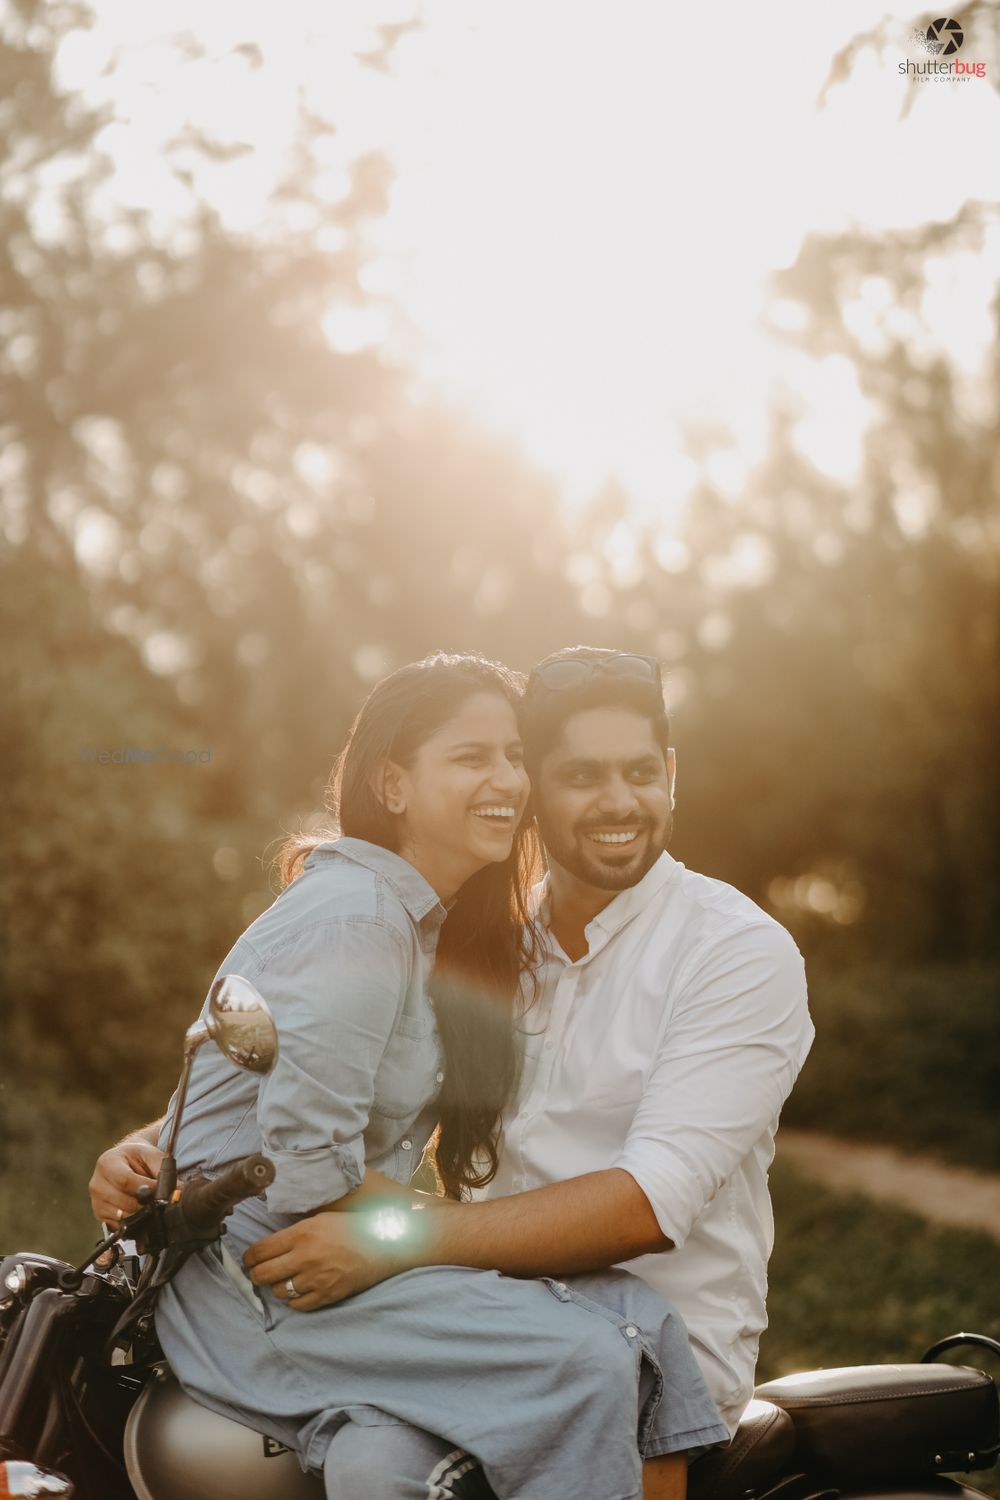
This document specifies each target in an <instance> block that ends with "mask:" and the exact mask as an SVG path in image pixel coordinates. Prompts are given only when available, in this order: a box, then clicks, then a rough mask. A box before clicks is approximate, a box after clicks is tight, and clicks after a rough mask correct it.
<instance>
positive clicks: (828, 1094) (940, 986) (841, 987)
mask: <svg viewBox="0 0 1000 1500" xmlns="http://www.w3.org/2000/svg"><path fill="white" fill-rule="evenodd" d="M809 975H810V985H809V995H810V999H809V1004H810V1009H811V1011H812V1015H813V1020H814V1022H815V1025H816V1041H815V1043H814V1044H813V1050H812V1053H811V1054H810V1057H809V1059H808V1060H807V1062H806V1065H805V1067H804V1068H803V1070H802V1074H801V1076H800V1077H799V1079H798V1082H797V1083H796V1085H795V1088H794V1090H793V1092H792V1096H791V1099H790V1100H789V1102H788V1105H787V1107H786V1109H785V1112H784V1114H783V1116H782V1118H783V1120H784V1121H785V1123H786V1124H788V1125H796V1126H799V1127H802V1128H805V1129H807V1130H809V1129H812V1130H821V1131H826V1132H828V1133H830V1134H833V1135H843V1136H850V1137H852V1138H854V1139H857V1140H863V1141H871V1142H873V1143H875V1144H883V1145H896V1146H902V1147H904V1148H909V1149H911V1150H915V1151H925V1152H928V1153H930V1154H933V1155H937V1156H941V1157H945V1158H947V1159H948V1160H951V1161H955V1162H962V1163H965V1164H967V1165H968V1166H972V1167H978V1168H980V1169H982V1170H985V1171H1000V1130H998V1129H997V1116H996V1107H997V1100H998V1099H1000V1056H998V1049H997V1029H998V1012H1000V1006H998V1001H1000V969H998V967H997V966H996V965H995V964H984V963H978V964H976V963H972V964H952V965H945V964H938V965H931V964H928V965H924V966H922V967H920V968H917V967H912V966H911V967H907V966H902V965H889V964H870V965H868V966H866V967H863V968H848V969H846V970H845V971H844V972H837V971H836V970H832V969H831V968H829V967H828V966H824V965H821V964H817V965H813V966H810V970H809Z"/></svg>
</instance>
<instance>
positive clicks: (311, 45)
mask: <svg viewBox="0 0 1000 1500" xmlns="http://www.w3.org/2000/svg"><path fill="white" fill-rule="evenodd" d="M930 19H931V17H930V16H929V15H928V16H921V15H918V14H915V13H914V12H913V11H912V10H910V9H909V8H907V7H906V6H905V5H901V4H897V3H895V0H888V3H885V4H883V3H882V0H841V3H839V4H838V5H837V6H836V7H828V6H826V7H820V6H814V5H802V4H801V3H799V0H776V3H774V4H772V5H770V6H769V7H768V9H767V12H766V14H764V15H762V14H761V12H760V11H759V9H758V10H755V9H754V8H752V7H749V8H748V7H746V6H743V5H737V4H735V3H731V4H722V5H716V6H712V7H710V8H701V9H692V8H691V7H689V6H685V7H680V6H675V5H669V4H663V3H661V0H615V3H614V5H611V4H603V5H602V4H596V5H589V6H583V5H579V4H576V3H573V0H546V3H545V4H538V3H537V0H530V3H529V0H505V3H504V4H503V5H499V6H498V5H490V4H487V3H485V0H384V3H379V0H371V3H370V4H369V3H355V4H345V5H328V4H322V3H318V0H317V3H299V0H283V3H282V4H280V5H275V4H271V3H257V0H243V3H240V4H235V3H228V0H213V4H212V5H210V6H205V5H203V4H197V3H193V0H174V3H172V4H171V5H170V6H169V7H162V6H148V5H135V4H134V3H132V0H92V3H89V4H87V3H82V0H81V3H63V0H46V3H40V0H4V3H2V4H0V77H2V85H3V86H2V89H0V94H2V98H0V137H2V142H3V150H2V153H0V154H2V162H0V226H2V233H0V618H2V621H3V633H4V647H3V655H2V661H0V703H2V717H0V788H2V790H0V796H2V801H3V807H4V818H3V834H2V838H3V860H2V869H0V913H2V938H0V943H2V947H0V1003H2V1008H3V1009H2V1015H3V1043H2V1059H0V1065H2V1075H3V1077H2V1091H0V1105H2V1109H3V1126H2V1149H3V1152H4V1162H3V1187H2V1190H0V1192H2V1196H0V1217H2V1222H3V1241H4V1248H7V1249H14V1248H17V1247H18V1246H21V1247H24V1248H27V1247H31V1248H35V1249H44V1250H48V1251H50V1252H52V1253H62V1254H67V1255H78V1254H80V1253H82V1251H83V1250H84V1249H85V1248H86V1247H87V1245H88V1244H89V1242H90V1241H91V1240H92V1238H93V1235H94V1226H93V1225H92V1223H91V1222H90V1220H89V1218H88V1211H87V1204H86V1194H85V1184H86V1180H87V1177H88V1176H89V1172H90V1167H91V1164H92V1162H93V1159H94V1157H95V1156H96V1154H97V1152H98V1150H99V1149H101V1147H102V1146H103V1145H105V1144H107V1143H108V1142H109V1141H110V1140H111V1139H113V1138H115V1136H116V1135H117V1134H120V1133H121V1132H122V1131H123V1130H124V1129H125V1127H127V1126H131V1125H134V1124H136V1123H138V1122H139V1121H140V1119H144V1118H149V1117H151V1116H153V1115H155V1114H157V1113H159V1111H160V1109H161V1108H162V1105H163V1103H164V1101H165V1099H166V1097H167V1095H168V1093H169V1090H170V1088H171V1086H172V1081H173V1078H174V1076H175V1074H176V1071H177V1067H178V1064H179V1057H180V1038H181V1035H182V1032H183V1029H184V1027H185V1026H186V1025H187V1023H188V1022H189V1020H190V1019H191V1018H192V1017H193V1015H194V1014H195V1013H196V1012H197V1010H198V1008H199V1006H200V1003H201V1000H202V997H203V994H204V991H205V988H206V985H207V983H208V981H209V979H210V978H211V975H212V973H213V972H214V970H215V967H216V965H217V963H218V961H219V957H220V955H221V954H223V953H224V952H225V951H226V950H227V948H228V947H229V946H230V944H231V942H232V940H233V938H234V937H235V935H236V934H237V933H238V931H240V930H241V929H242V927H243V926H244V925H245V924H246V923H247V922H248V921H250V920H251V919H252V918H253V917H254V916H255V915H256V914H257V913H258V912H259V911H260V910H261V909H262V908H263V907H264V905H266V904H267V902H268V901H269V900H270V899H272V896H273V891H274V886H273V881H272V877H271V875H270V870H269V855H270V853H271V852H273V847H274V841H275V840H276V839H277V838H278V837H280V836H281V835H282V834H283V833H285V832H287V831H290V830H292V829H295V828H298V827H300V826H302V825H303V824H307V823H308V822H309V820H310V819H311V818H314V817H315V816H316V814H317V813H318V812H320V811H321V808H322V793H323V786H324V782H325V779H326V776H327V773H328V770H329V767H330V764H331V762H332V760H333V757H334V754H335V752H336V750H337V748H338V744H339V741H340V738H341V736H342V734H343V732H344V730H345V728H346V726H347V724H348V722H349V720H350V718H351V716H352V714H353V712H354V710H355V709H356V707H357V706H358V703H359V701H360V699H361V698H362V696H363V694H364V693H365V691H366V689H367V688H368V686H369V685H370V684H371V683H372V682H373V681H374V680H375V679H377V678H378V677H379V676H380V675H382V674H383V673H384V672H386V671H387V670H389V669H391V668H392V667H393V666H396V665H398V664H401V663H402V662H405V661H408V660H412V659H413V658H415V657H417V656H420V655H422V654H424V653H425V652H427V651H430V650H433V649H437V648H445V649H454V650H482V651H485V652H487V653H489V654H491V655H494V656H499V657H502V658H504V659H506V660H507V661H509V662H511V663H512V664H514V665H516V666H518V667H521V668H528V667H529V666H530V665H531V663H532V661H533V660H534V659H536V658H537V657H538V656H539V655H541V654H542V653H544V652H547V651H549V650H552V649H554V648H556V647H558V646H560V645H565V644H570V643H576V642H580V641H583V642H589V643H593V644H600V645H610V646H615V647H621V648H625V649H631V650H638V651H642V652H656V653H658V654H659V655H660V656H661V657H662V658H663V660H664V662H665V664H666V665H667V667H668V669H669V684H670V688H669V691H670V696H671V700H672V706H673V718H674V723H675V739H676V744H677V751H678V761H679V807H678V822H677V832H676V836H675V843H674V846H673V852H674V853H675V855H676V856H677V857H678V858H680V859H682V860H684V861H685V863H687V864H689V865H690V866H692V867H694V868H697V869H699V870H702V871H704V872H705V873H707V874H709V875H713V876H717V877H719V878H721V879H724V880H727V881H731V882H732V883H733V884H735V885H736V886H738V887H739V888H740V889H741V890H743V891H745V892H747V893H748V894H749V895H750V896H752V897H753V898H754V899H755V900H757V901H758V902H760V903H761V904H762V905H764V906H765V907H766V908H767V909H769V910H770V911H772V912H773V913H774V914H775V915H776V916H777V917H778V918H779V919H780V920H781V921H782V922H784V923H786V924H787V925H788V927H789V928H790V929H791V930H792V932H793V933H794V934H795V936H796V938H797V940H798V941H799V943H800V945H801V947H802V949H803V952H804V953H805V955H806V959H807V964H808V969H809V974H810V982H811V992H812V998H813V1008H814V1012H815V1016H816V1021H817V1028H818V1033H819V1035H818V1040H817V1043H816V1047H815V1050H814V1054H813V1057H812V1059H811V1060H810V1062H809V1064H808V1066H807V1069H806V1071H805V1073H804V1074H803V1077H802V1080H801V1083H800V1085H799V1088H798V1090H797V1093H796V1095H795V1098H794V1100H793V1102H792V1104H791V1106H790V1107H789V1110H788V1112H787V1119H788V1121H789V1123H790V1124H791V1125H794V1126H796V1127H797V1128H798V1129H800V1130H813V1131H815V1130H819V1131H822V1132H826V1133H830V1134H833V1135H836V1136H838V1137H840V1138H843V1139H851V1140H854V1141H858V1142H862V1143H875V1144H890V1145H893V1146H895V1147H898V1148H902V1149H904V1150H906V1151H915V1152H920V1153H923V1154H925V1155H927V1156H928V1157H929V1158H931V1159H936V1160H937V1161H938V1162H952V1163H956V1164H961V1163H964V1164H966V1165H971V1166H973V1167H975V1168H977V1169H979V1170H980V1171H983V1172H989V1171H997V1170H1000V1132H998V1127H997V1115H996V1101H997V1099H998V1098H1000V1078H998V1072H997V988H998V986H997V979H998V975H1000V952H998V947H1000V899H998V898H1000V852H998V851H1000V840H998V833H1000V779H998V776H997V749H998V737H997V729H998V719H1000V712H998V709H1000V703H998V696H1000V674H998V649H997V647H998V630H1000V592H998V563H1000V510H998V506H997V500H998V490H1000V447H998V417H1000V412H998V399H997V398H998V380H1000V344H998V325H997V317H998V308H1000V296H998V291H1000V210H998V186H1000V152H998V151H997V150H996V141H997V139H998V138H1000V100H998V96H997V83H998V76H1000V48H998V46H997V42H998V35H1000V15H998V10H997V7H996V6H995V5H993V4H984V3H973V4H967V5H965V6H963V8H962V10H961V13H960V17H959V19H960V20H961V23H962V26H963V30H964V42H963V46H962V49H961V52H960V53H959V57H960V58H961V59H964V60H968V61H970V62H974V61H977V60H978V61H985V63H986V65H987V67H986V76H985V77H984V78H976V77H974V76H973V77H971V78H967V79H965V81H958V80H951V81H943V80H922V81H919V82H918V81H915V80H914V79H913V77H912V75H911V76H906V75H901V74H900V72H899V65H900V63H905V60H906V59H910V60H912V61H917V62H920V61H926V60H927V58H928V53H927V52H926V50H924V49H922V47H921V45H920V38H919V35H916V33H918V32H919V30H920V28H922V27H925V26H926V24H927V22H928V20H930ZM126 747H129V748H134V747H138V748H139V749H145V750H151V751H157V750H160V751H164V752H165V754H164V755H162V756H161V757H160V758H159V759H156V760H153V761H151V762H148V763H141V764H115V763H102V761H101V759H100V752H101V751H105V750H106V751H121V750H123V749H124V748H126ZM175 752H176V753H178V754H179V753H184V752H193V753H194V754H195V758H194V759H190V760H187V761H177V760H172V759H170V758H169V757H170V756H171V755H172V754H173V753H175ZM775 1187H776V1194H777V1201H778V1249H777V1252H776V1259H775V1263H774V1277H773V1291H772V1298H771V1309H772V1324H773V1326H772V1329H771V1331H770V1332H769V1334H768V1335H767V1338H766V1340H765V1345H764V1350H763V1353H762V1372H763V1373H764V1374H774V1373H776V1371H777V1370H779V1369H788V1368H793V1367H795V1366H796V1365H800V1366H801V1365H804V1364H814V1363H827V1364H829V1363H838V1362H858V1361H862V1360H866V1359H879V1358H914V1357H917V1356H918V1355H919V1353H920V1352H921V1350H922V1348H923V1347H924V1346H925V1345H926V1344H927V1343H929V1342H930V1341H931V1340H932V1339H933V1338H936V1337H938V1336H941V1335H943V1334H947V1333H950V1332H953V1331H954V1329H955V1328H956V1327H958V1326H960V1325H965V1326H976V1325H978V1326H980V1327H981V1328H982V1331H984V1332H992V1333H994V1334H997V1333H1000V1327H998V1316H997V1269H998V1257H997V1245H996V1242H995V1240H993V1239H990V1238H989V1237H988V1236H987V1235H985V1234H982V1235H973V1234H967V1233H961V1232H959V1231H957V1230H955V1231H954V1232H952V1231H951V1230H949V1229H948V1228H947V1227H945V1228H941V1227H938V1228H931V1227H930V1226H929V1225H928V1224H927V1223H926V1222H925V1221H924V1220H923V1219H921V1218H919V1217H911V1216H907V1215H905V1214H902V1215H901V1214H900V1213H899V1212H898V1211H896V1210H894V1209H890V1208H888V1207H887V1206H886V1205H884V1204H880V1203H878V1202H877V1201H874V1200H872V1199H871V1198H865V1199H862V1198H857V1199H847V1198H844V1197H842V1196H838V1195H836V1194H831V1193H830V1192H829V1191H828V1190H827V1189H824V1188H821V1187H820V1185H819V1184H818V1183H815V1182H812V1181H810V1180H809V1179H808V1177H803V1176H801V1175H796V1174H795V1173H794V1172H793V1171H792V1170H791V1169H790V1168H783V1167H782V1163H781V1156H780V1151H779V1161H778V1169H777V1171H776V1175H775ZM956 1191H957V1190H956Z"/></svg>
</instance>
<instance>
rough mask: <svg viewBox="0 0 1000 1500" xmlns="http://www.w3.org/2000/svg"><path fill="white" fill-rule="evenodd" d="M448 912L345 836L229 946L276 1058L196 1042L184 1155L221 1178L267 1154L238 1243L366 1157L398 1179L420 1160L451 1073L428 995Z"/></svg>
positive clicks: (354, 1181) (418, 883) (340, 1186)
mask: <svg viewBox="0 0 1000 1500" xmlns="http://www.w3.org/2000/svg"><path fill="white" fill-rule="evenodd" d="M444 918H445V909H444V907H443V906H442V905H441V902H440V900H439V899H438V896H437V894H436V892H435V891H434V890H433V888H432V887H431V886H430V885H429V884H428V882H427V881H426V880H425V879H424V877H423V876H422V875H421V874H420V873H419V872H418V871H417V870H415V869H414V867H413V866H412V865H411V864H409V863H408V862H407V861H406V860H404V859H402V858H400V856H399V855H397V854H392V853H390V852H389V851H388V850H387V849H383V848H381V847H379V846H378V845H375V844H369V843H367V842H365V841H364V840H361V839H352V838H341V839H337V840H334V841H332V842H329V843H325V844H321V845H320V846H319V847H318V848H317V849H315V850H313V851H312V853H310V854H309V856H308V857H307V859H306V861H305V865H304V869H303V873H302V874H301V875H300V876H299V878H298V879H297V880H295V881H293V882H292V884H291V885H290V886H288V887H286V889H285V890H283V891H282V892H281V894H280V895H279V896H278V898H277V899H276V900H275V901H274V903H273V904H272V905H271V906H270V907H269V908H268V909H267V911H265V912H263V913H262V914H261V916H259V917H258V918H257V920H256V921H255V922H254V923H253V924H252V925H251V926H250V927H249V928H248V929H247V931H246V932H245V933H244V934H243V936H242V937H241V938H239V940H238V941H237V943H236V945H235V946H234V947H233V949H232V950H231V952H230V953H229V954H227V956H226V958H225V959H224V961H223V963H222V964H221V965H220V967H219V970H218V974H219V975H222V974H241V975H242V976H243V977H244V978H245V979H249V980H250V981H251V983H253V984H254V985H255V986H256V987H257V989H258V990H259V991H260V993H261V994H262V995H263V996H264V999H265V1000H266V1001H267V1003H268V1005H269V1006H270V1007H271V1010H272V1013H273V1015H274V1019H275V1023H276V1025H277V1028H278V1044H279V1052H278V1060H277V1062H276V1064H275V1066H274V1068H273V1070H272V1071H271V1072H270V1073H269V1074H267V1075H266V1076H264V1077H261V1076H260V1075H258V1074H254V1073H243V1072H240V1071H238V1070H237V1069H236V1068H234V1067H233V1065H232V1064H231V1063H229V1062H228V1061H227V1060H226V1059H225V1058H224V1057H223V1055H222V1053H221V1052H219V1050H218V1049H217V1048H216V1047H213V1046H211V1045H207V1046H204V1047H202V1049H201V1051H200V1052H199V1053H198V1054H197V1056H196V1058H195V1062H194V1067H193V1069H192V1076H191V1083H190V1087H189V1092H188V1099H187V1103H186V1105H185V1109H184V1119H183V1122H182V1124H181V1129H180V1136H179V1140H178V1147H177V1161H178V1168H179V1171H180V1175H181V1176H182V1177H184V1176H188V1175H190V1174H191V1173H193V1172H195V1171H203V1172H205V1173H206V1174H207V1175H208V1176H210V1177H211V1176H216V1175H218V1173H219V1172H221V1171H222V1170H223V1169H224V1168H225V1167H227V1166H228V1165H229V1164H230V1163H231V1162H233V1161H235V1160H236V1159H237V1158H239V1157H241V1156H245V1155H247V1154H248V1153H250V1152H253V1151H263V1152H264V1154H265V1155H266V1156H268V1157H269V1158H270V1159H271V1161H273V1162H274V1165H275V1168H276V1175H275V1180H274V1182H273V1183H272V1185H271V1186H270V1187H269V1188H268V1189H267V1192H266V1194H265V1198H264V1200H261V1199H255V1200H250V1201H249V1202H248V1203H247V1204H245V1205H244V1207H243V1209H241V1210H239V1211H238V1218H239V1220H240V1221H241V1222H240V1223H239V1224H237V1223H236V1222H235V1221H234V1222H233V1223H232V1226H231V1227H232V1228H233V1229H235V1230H236V1231H237V1233H236V1236H235V1238H237V1239H240V1240H246V1239H247V1235H248V1234H249V1235H250V1237H251V1238H253V1237H254V1235H253V1232H252V1231H253V1230H259V1231H260V1232H261V1233H266V1232H268V1231H270V1230H272V1229H277V1228H282V1227H284V1226H285V1225H287V1224H290V1223H292V1222H294V1220H295V1219H297V1218H299V1217H301V1216H302V1215H303V1214H306V1213H309V1212H311V1211H313V1210H315V1209H316V1208H318V1207H319V1206H320V1205H322V1204H324V1203H330V1202H332V1201H334V1200H335V1199H337V1198H341V1197H343V1195H344V1194H345V1193H348V1192H350V1191H351V1189H352V1188H356V1187H358V1186H359V1185H360V1183H361V1182H362V1180H363V1177H364V1171H365V1167H366V1166H368V1167H371V1168H373V1169H374V1170H376V1171H379V1172H382V1173H384V1174H385V1175H386V1176H388V1177H393V1178H395V1179H396V1180H397V1181H399V1182H407V1181H409V1179H410V1177H411V1176H412V1174H413V1172H414V1171H415V1170H416V1168H417V1167H418V1166H419V1164H420V1158H421V1155H422V1153H423V1149H424V1147H425V1145H426V1143H427V1140H428V1139H429V1137H430V1134H431V1132H432V1131H433V1129H434V1126H435V1124H436V1122H437V1113H436V1109H435V1100H436V1098H437V1096H438V1094H439V1092H440V1089H441V1084H442V1082H443V1079H444V1073H443V1059H442V1051H441V1046H440V1042H439V1039H438V1034H437V1027H436V1023H435V1018H434V1012H433V1008H432V1005H431V1002H430V999H429V997H428V994H427V981H428V978H429V976H430V971H431V967H432V965H433V962H434V952H435V948H436V945H437V938H438V934H439V932H440V929H441V924H442V922H443V921H444ZM217 977H218V976H217ZM206 1006H207V1001H206ZM204 1013H205V1011H204V1009H203V1011H202V1014H203V1015H204ZM175 1099H176V1095H175V1096H174V1099H172V1100H171V1103H170V1111H169V1112H168V1115H167V1122H166V1124H165V1125H164V1129H163V1132H162V1133H161V1137H160V1143H161V1145H162V1144H163V1141H164V1140H165V1138H166V1132H167V1129H168V1128H169V1121H170V1118H171V1115H172V1112H173V1107H174V1102H175ZM265 1204H266V1207H265ZM242 1221H246V1222H242ZM247 1242H249V1241H247Z"/></svg>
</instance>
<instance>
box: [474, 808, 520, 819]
mask: <svg viewBox="0 0 1000 1500" xmlns="http://www.w3.org/2000/svg"><path fill="white" fill-rule="evenodd" d="M472 811H473V812H474V813H475V815H476V817H477V818H512V817H513V816H514V809H513V808H512V807H474V808H473V809H472Z"/></svg>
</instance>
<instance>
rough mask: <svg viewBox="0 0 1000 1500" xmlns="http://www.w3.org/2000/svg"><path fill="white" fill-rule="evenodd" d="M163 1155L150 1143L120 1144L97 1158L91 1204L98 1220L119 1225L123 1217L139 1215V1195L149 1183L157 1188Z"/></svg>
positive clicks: (142, 1141) (131, 1142)
mask: <svg viewBox="0 0 1000 1500" xmlns="http://www.w3.org/2000/svg"><path fill="white" fill-rule="evenodd" d="M162 1160H163V1152H162V1151H161V1150H160V1149H159V1147H157V1146H154V1145H152V1144H151V1143H150V1142H149V1141H148V1140H143V1139H141V1138H139V1139H133V1140H128V1141H119V1142H118V1145H117V1146H112V1147H111V1149H110V1150H109V1151H105V1152H104V1153H103V1154H102V1155H101V1156H99V1157H98V1158H97V1165H96V1166H95V1168H94V1175H93V1177H92V1178H91V1179H90V1202H91V1207H92V1208H93V1210H94V1218H95V1219H101V1220H102V1221H103V1222H104V1223H106V1224H115V1223H117V1221H118V1218H119V1216H120V1215H127V1214H133V1213H135V1211H136V1209H137V1208H138V1207H139V1204H138V1201H137V1199H136V1196H135V1195H136V1193H137V1191H138V1190H139V1188H141V1187H142V1186H143V1184H144V1183H148V1184H149V1186H150V1187H155V1186H156V1174H157V1172H158V1171H159V1169H160V1162H161V1161H162Z"/></svg>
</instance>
